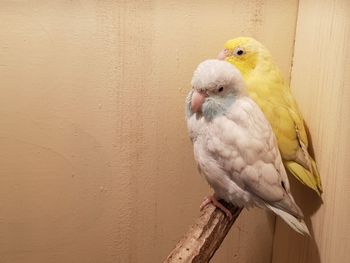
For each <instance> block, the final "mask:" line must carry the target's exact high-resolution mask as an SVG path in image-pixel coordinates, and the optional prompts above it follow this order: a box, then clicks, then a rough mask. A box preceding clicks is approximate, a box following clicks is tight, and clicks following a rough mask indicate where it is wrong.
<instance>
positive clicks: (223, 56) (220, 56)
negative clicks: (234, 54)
mask: <svg viewBox="0 0 350 263" xmlns="http://www.w3.org/2000/svg"><path fill="white" fill-rule="evenodd" d="M227 56H228V50H227V49H223V50H221V51H220V53H219V54H218V59H219V60H225V59H226V57H227Z"/></svg>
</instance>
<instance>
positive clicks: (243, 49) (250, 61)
mask: <svg viewBox="0 0 350 263" xmlns="http://www.w3.org/2000/svg"><path fill="white" fill-rule="evenodd" d="M269 58H270V53H269V51H268V50H267V49H266V48H265V47H264V46H263V45H262V44H261V43H260V42H258V41H257V40H255V39H254V38H250V37H238V38H234V39H231V40H228V41H227V42H226V43H225V45H224V50H222V51H221V52H220V53H219V55H218V59H221V60H226V61H227V62H229V63H231V64H232V65H235V66H236V67H237V68H238V69H239V71H240V72H241V73H242V75H243V76H244V78H246V76H247V75H249V74H250V73H251V72H252V71H253V70H254V69H255V68H256V66H257V65H258V64H259V62H260V61H261V60H264V59H265V60H266V59H269Z"/></svg>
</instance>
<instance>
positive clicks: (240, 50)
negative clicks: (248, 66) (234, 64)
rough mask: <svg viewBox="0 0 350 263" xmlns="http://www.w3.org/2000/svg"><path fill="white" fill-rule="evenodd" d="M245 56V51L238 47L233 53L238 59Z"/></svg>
mask: <svg viewBox="0 0 350 263" xmlns="http://www.w3.org/2000/svg"><path fill="white" fill-rule="evenodd" d="M244 54H245V50H244V49H243V48H241V47H238V48H236V49H235V50H234V51H233V55H234V56H236V57H240V56H243V55H244Z"/></svg>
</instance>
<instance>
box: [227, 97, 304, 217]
mask: <svg viewBox="0 0 350 263" xmlns="http://www.w3.org/2000/svg"><path fill="white" fill-rule="evenodd" d="M239 106H240V108H241V109H242V111H241V112H237V110H236V111H235V112H234V113H232V114H228V115H227V118H228V119H230V120H232V121H234V122H236V123H237V124H238V126H239V127H242V129H243V132H244V138H243V136H242V138H240V140H239V141H243V142H244V141H245V140H246V141H259V142H260V144H255V145H254V144H251V143H250V144H249V145H244V144H241V143H240V142H238V143H236V145H235V147H237V149H238V152H239V153H240V156H239V157H240V158H242V159H243V160H244V162H245V164H246V165H245V167H244V168H243V169H242V170H241V171H239V175H238V176H239V181H241V182H242V183H243V185H242V187H243V188H244V189H245V190H247V191H249V192H250V193H251V194H253V195H254V196H256V197H258V199H260V200H261V201H263V202H265V203H268V204H270V205H272V206H275V207H278V208H280V209H282V210H284V211H286V212H288V213H291V214H293V215H294V216H296V217H300V218H301V217H302V212H301V211H300V209H299V208H298V206H297V205H296V204H295V202H294V200H293V198H292V197H291V194H290V188H289V181H288V178H287V174H286V172H285V170H284V167H283V163H282V159H281V156H280V153H279V151H278V147H277V142H276V139H275V137H274V134H273V132H272V129H271V127H270V125H269V123H268V121H267V120H266V118H265V117H264V115H263V113H262V112H261V110H260V108H259V107H258V106H257V105H256V104H255V103H254V102H253V101H252V100H251V99H250V98H246V99H245V100H244V102H243V103H241V105H239ZM243 112H244V113H243ZM237 115H239V116H240V118H237ZM240 122H241V123H240ZM247 146H248V147H247ZM233 161H234V160H227V162H233ZM235 176H237V174H235Z"/></svg>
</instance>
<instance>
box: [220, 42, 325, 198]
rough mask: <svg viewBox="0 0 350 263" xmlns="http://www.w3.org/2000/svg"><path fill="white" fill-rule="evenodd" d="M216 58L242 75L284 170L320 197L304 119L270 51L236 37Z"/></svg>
mask: <svg viewBox="0 0 350 263" xmlns="http://www.w3.org/2000/svg"><path fill="white" fill-rule="evenodd" d="M218 58H219V59H224V60H226V61H227V62H229V63H231V64H232V65H234V66H236V67H237V68H238V69H239V71H240V72H241V74H242V75H243V78H244V82H245V84H246V86H247V90H248V93H249V96H250V97H251V98H252V99H253V100H254V101H255V102H256V103H257V104H258V105H259V107H260V109H261V110H262V111H263V112H264V114H265V117H266V118H267V119H268V120H269V122H270V124H271V126H272V129H273V131H274V133H275V135H276V137H277V142H278V147H279V150H280V152H281V155H282V159H283V163H284V166H285V168H286V169H287V171H289V172H290V173H291V174H293V175H294V176H295V177H296V178H297V179H298V180H299V181H300V182H302V183H303V184H305V185H307V186H308V187H310V188H312V189H313V190H315V191H316V192H317V193H318V194H319V195H321V193H322V184H321V178H320V174H319V172H318V169H317V166H316V163H315V161H314V160H313V158H312V157H311V156H310V153H309V151H308V138H307V133H306V130H305V127H304V120H303V117H302V115H301V113H300V111H299V109H298V106H297V104H296V101H295V99H294V98H293V95H292V93H291V91H290V88H289V86H288V84H287V83H286V82H285V81H284V79H283V77H282V74H281V72H280V70H279V69H278V67H277V66H276V65H275V64H274V62H273V60H272V58H271V55H270V53H269V51H268V50H267V49H266V48H265V47H264V46H263V45H262V44H261V43H259V42H258V41H256V40H255V39H253V38H248V37H239V38H235V39H232V40H229V41H227V42H226V44H225V45H224V50H223V51H221V52H220V53H219V56H218Z"/></svg>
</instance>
